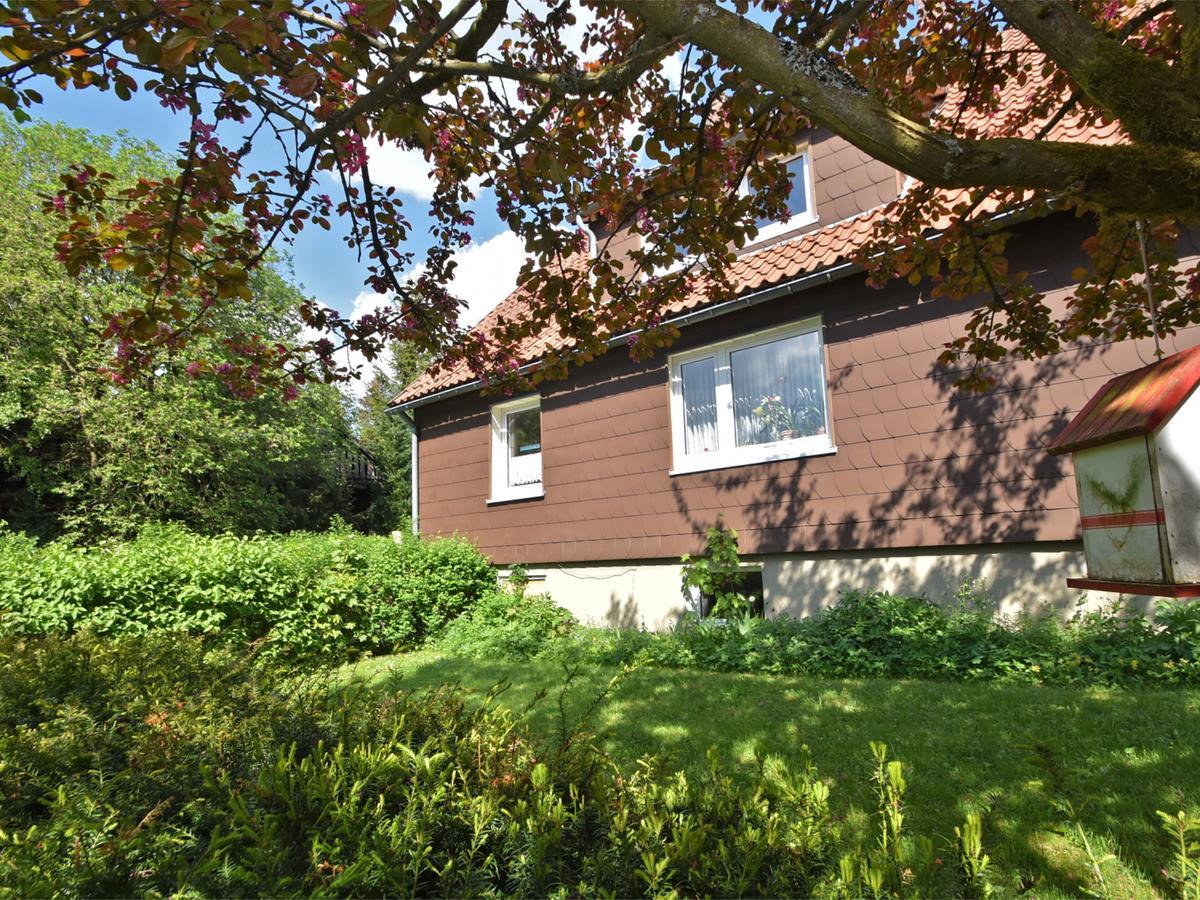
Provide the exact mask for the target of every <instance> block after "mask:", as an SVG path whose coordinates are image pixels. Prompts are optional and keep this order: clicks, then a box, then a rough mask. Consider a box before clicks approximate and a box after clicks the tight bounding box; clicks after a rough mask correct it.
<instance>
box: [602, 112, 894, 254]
mask: <svg viewBox="0 0 1200 900" xmlns="http://www.w3.org/2000/svg"><path fill="white" fill-rule="evenodd" d="M786 166H787V169H788V173H789V175H790V176H791V183H792V189H791V192H790V194H789V196H788V212H789V217H788V219H787V220H786V221H780V222H770V221H760V222H759V223H757V224H758V227H759V234H758V236H757V237H756V238H755V239H754V240H753V241H751V242H750V243H749V244H747V245H746V247H744V248H743V250H742V252H743V253H753V252H756V251H758V250H762V249H764V248H766V247H770V246H773V245H774V244H778V243H780V242H781V241H785V240H788V239H790V238H793V237H796V236H798V235H801V234H804V233H805V232H809V231H815V230H817V229H819V228H823V227H825V226H827V225H833V224H835V223H837V222H840V221H843V220H845V219H849V218H853V217H854V216H857V215H860V214H862V213H865V212H868V211H870V210H872V209H876V208H877V207H879V206H882V205H884V204H886V203H889V202H891V201H892V200H895V199H896V198H897V197H898V196H899V195H900V191H901V188H902V185H903V183H904V175H903V174H902V173H901V172H899V171H898V170H897V169H894V168H892V167H891V166H889V165H887V164H886V163H882V162H879V161H878V160H876V159H872V158H871V157H870V156H868V155H867V154H866V153H864V152H863V151H861V150H859V149H858V148H857V147H855V146H854V145H853V144H851V143H849V142H848V141H846V140H845V139H844V138H841V137H838V136H837V135H835V134H833V133H832V132H830V131H827V130H826V129H823V128H814V129H809V130H808V131H805V132H803V133H801V134H800V135H798V136H797V141H796V150H795V152H794V153H793V154H792V155H790V156H789V157H787V159H786ZM746 189H747V188H746V185H745V183H743V185H742V190H743V191H744V190H746ZM587 226H588V228H589V230H590V231H591V233H592V236H593V238H594V241H593V243H592V246H593V249H594V250H595V249H596V248H607V250H608V253H609V255H610V256H611V257H612V258H613V260H614V262H615V263H616V264H617V265H621V264H622V263H623V262H625V261H627V260H628V258H629V253H630V252H632V251H633V250H636V249H638V248H640V247H641V240H642V239H641V237H640V236H639V235H637V234H635V233H634V232H633V231H632V227H631V226H632V223H631V222H625V223H619V224H616V223H610V222H608V221H606V220H604V219H603V218H602V217H599V216H597V217H595V218H592V219H590V220H588V222H587ZM657 274H661V273H657Z"/></svg>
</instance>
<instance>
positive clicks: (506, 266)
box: [448, 231, 525, 327]
mask: <svg viewBox="0 0 1200 900" xmlns="http://www.w3.org/2000/svg"><path fill="white" fill-rule="evenodd" d="M454 259H455V261H456V262H457V263H458V265H457V266H456V267H455V269H454V278H453V280H451V282H450V284H449V286H448V287H449V290H450V293H452V294H454V296H456V297H458V298H460V299H462V300H465V301H466V303H467V308H466V310H465V311H464V312H463V315H462V323H463V325H466V326H467V327H470V326H472V325H475V324H476V323H478V322H479V320H480V319H482V318H483V317H484V316H486V315H487V314H488V313H489V312H491V311H492V310H493V309H494V308H495V307H496V304H498V303H499V302H500V301H501V300H503V299H504V298H505V297H507V296H508V295H509V294H511V293H512V291H513V288H515V287H516V286H517V273H518V272H520V271H521V265H522V264H523V263H524V262H525V245H524V243H523V242H522V241H521V239H520V238H519V237H517V236H516V235H515V234H513V233H512V232H511V231H502V232H500V233H499V234H497V235H496V236H495V237H492V238H489V239H488V240H486V241H484V242H483V243H481V244H475V243H472V244H470V245H468V246H467V248H466V249H465V250H463V251H461V252H459V253H456V254H454Z"/></svg>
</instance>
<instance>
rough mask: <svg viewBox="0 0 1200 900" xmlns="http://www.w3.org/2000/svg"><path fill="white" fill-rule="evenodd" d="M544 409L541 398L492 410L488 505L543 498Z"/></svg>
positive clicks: (497, 406)
mask: <svg viewBox="0 0 1200 900" xmlns="http://www.w3.org/2000/svg"><path fill="white" fill-rule="evenodd" d="M543 495H544V491H543V490H542V407H541V398H540V397H538V396H536V395H535V396H533V397H522V398H521V399H520V400H512V401H509V402H507V403H497V404H496V405H495V406H493V407H492V496H491V497H490V498H489V500H488V502H489V503H503V502H505V501H507V500H525V499H529V498H531V497H541V496H543Z"/></svg>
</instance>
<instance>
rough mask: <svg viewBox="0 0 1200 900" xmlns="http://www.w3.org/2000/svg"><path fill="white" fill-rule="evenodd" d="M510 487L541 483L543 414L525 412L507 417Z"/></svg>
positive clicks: (531, 410)
mask: <svg viewBox="0 0 1200 900" xmlns="http://www.w3.org/2000/svg"><path fill="white" fill-rule="evenodd" d="M505 431H506V432H507V434H506V437H507V443H508V486H509V487H520V486H521V485H523V484H540V483H541V480H542V413H541V410H540V409H522V410H518V411H516V412H511V413H509V414H508V416H507V417H506V421H505Z"/></svg>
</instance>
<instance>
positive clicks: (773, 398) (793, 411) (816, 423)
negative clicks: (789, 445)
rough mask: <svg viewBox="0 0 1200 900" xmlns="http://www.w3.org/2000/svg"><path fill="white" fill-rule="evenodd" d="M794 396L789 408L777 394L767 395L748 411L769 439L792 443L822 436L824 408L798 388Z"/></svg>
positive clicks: (804, 389) (814, 398) (809, 393)
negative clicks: (760, 423)
mask: <svg viewBox="0 0 1200 900" xmlns="http://www.w3.org/2000/svg"><path fill="white" fill-rule="evenodd" d="M796 396H797V399H796V402H795V403H794V404H792V405H790V406H789V405H788V404H787V403H785V402H784V400H783V397H782V396H780V395H779V394H768V395H767V396H766V397H763V398H762V400H761V401H760V402H759V404H758V406H756V407H754V409H752V410H751V412H752V413H753V414H754V415H755V416H756V417H757V418H758V419H760V420H761V421H762V425H763V429H764V431H765V432H766V434H768V435H769V436H770V439H771V440H776V441H794V440H796V439H798V438H804V437H812V436H813V435H818V434H824V433H825V412H824V407H823V406H822V404H820V403H819V402H817V396H816V394H814V393H813V392H812V391H811V390H809V389H808V388H801V389H800V390H798V391H797V392H796Z"/></svg>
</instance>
